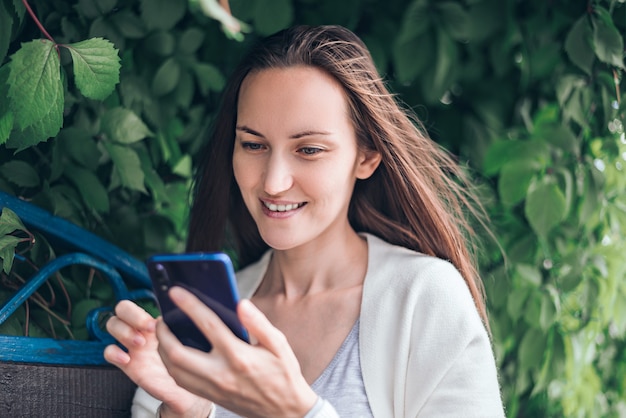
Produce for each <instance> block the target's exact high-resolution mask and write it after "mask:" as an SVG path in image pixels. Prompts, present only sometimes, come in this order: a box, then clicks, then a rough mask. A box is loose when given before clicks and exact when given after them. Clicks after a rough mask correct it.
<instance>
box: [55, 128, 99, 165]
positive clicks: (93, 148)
mask: <svg viewBox="0 0 626 418" xmlns="http://www.w3.org/2000/svg"><path fill="white" fill-rule="evenodd" d="M56 143H57V145H58V146H60V147H62V148H61V149H62V150H63V151H60V152H63V153H65V154H66V155H69V156H70V157H72V159H73V160H74V161H75V162H76V163H78V164H80V165H82V166H83V167H86V168H89V169H93V168H94V167H97V166H98V162H99V160H100V157H101V156H102V152H101V151H100V150H98V145H97V143H96V141H95V140H94V139H93V138H92V136H91V135H90V134H89V132H88V131H87V130H85V129H81V128H77V127H73V126H72V127H69V128H63V129H62V130H61V132H59V135H58V136H57V138H56Z"/></svg>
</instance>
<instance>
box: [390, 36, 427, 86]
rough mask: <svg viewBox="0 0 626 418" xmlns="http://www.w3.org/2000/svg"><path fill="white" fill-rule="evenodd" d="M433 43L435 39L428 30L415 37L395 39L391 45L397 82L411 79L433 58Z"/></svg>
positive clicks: (406, 81)
mask: <svg viewBox="0 0 626 418" xmlns="http://www.w3.org/2000/svg"><path fill="white" fill-rule="evenodd" d="M434 43H435V40H434V39H433V35H432V33H431V32H430V31H427V32H425V33H424V34H422V35H421V36H419V37H415V38H408V39H403V38H398V39H396V41H395V43H394V44H393V46H392V48H393V50H392V58H393V64H394V69H395V72H396V77H397V78H398V81H399V82H401V83H408V82H411V81H413V80H414V79H415V78H416V77H417V76H418V75H419V74H420V73H422V71H423V70H424V69H425V68H427V66H428V65H429V64H430V63H432V62H433V61H434V60H435V58H436V57H435V53H436V51H435V47H434Z"/></svg>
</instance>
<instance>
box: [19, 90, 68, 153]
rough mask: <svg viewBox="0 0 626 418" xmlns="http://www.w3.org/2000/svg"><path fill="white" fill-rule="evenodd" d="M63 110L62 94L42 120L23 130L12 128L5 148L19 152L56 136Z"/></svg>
mask: <svg viewBox="0 0 626 418" xmlns="http://www.w3.org/2000/svg"><path fill="white" fill-rule="evenodd" d="M63 109H64V98H63V94H59V95H58V96H57V98H56V100H55V101H54V103H51V104H50V106H49V107H48V113H47V114H46V115H45V116H44V117H43V119H41V120H39V121H37V122H35V123H33V124H31V125H29V126H27V127H26V128H24V129H23V130H20V129H18V128H17V127H16V126H13V131H12V132H11V134H10V136H9V139H8V140H7V142H6V147H7V148H16V149H17V151H21V150H23V149H26V148H28V147H31V146H33V145H37V144H38V143H40V142H42V141H46V140H47V139H48V138H51V137H54V136H56V134H57V133H59V130H60V129H61V127H62V126H63ZM17 151H16V152H17Z"/></svg>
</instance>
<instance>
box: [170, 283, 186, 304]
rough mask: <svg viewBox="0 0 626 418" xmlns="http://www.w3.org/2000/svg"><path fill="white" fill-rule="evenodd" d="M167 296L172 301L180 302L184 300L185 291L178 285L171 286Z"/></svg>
mask: <svg viewBox="0 0 626 418" xmlns="http://www.w3.org/2000/svg"><path fill="white" fill-rule="evenodd" d="M169 297H170V299H172V301H174V302H182V301H184V300H185V292H184V290H183V289H182V288H180V287H178V286H173V287H172V288H170V291H169Z"/></svg>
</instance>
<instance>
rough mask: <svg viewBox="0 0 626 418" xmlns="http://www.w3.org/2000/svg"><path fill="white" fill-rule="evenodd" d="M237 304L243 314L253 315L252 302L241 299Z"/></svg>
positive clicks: (253, 307)
mask: <svg viewBox="0 0 626 418" xmlns="http://www.w3.org/2000/svg"><path fill="white" fill-rule="evenodd" d="M239 305H240V309H241V313H243V314H244V315H246V316H248V317H250V316H252V315H254V312H255V306H254V305H253V304H252V302H250V300H248V299H241V300H240V301H239Z"/></svg>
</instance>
